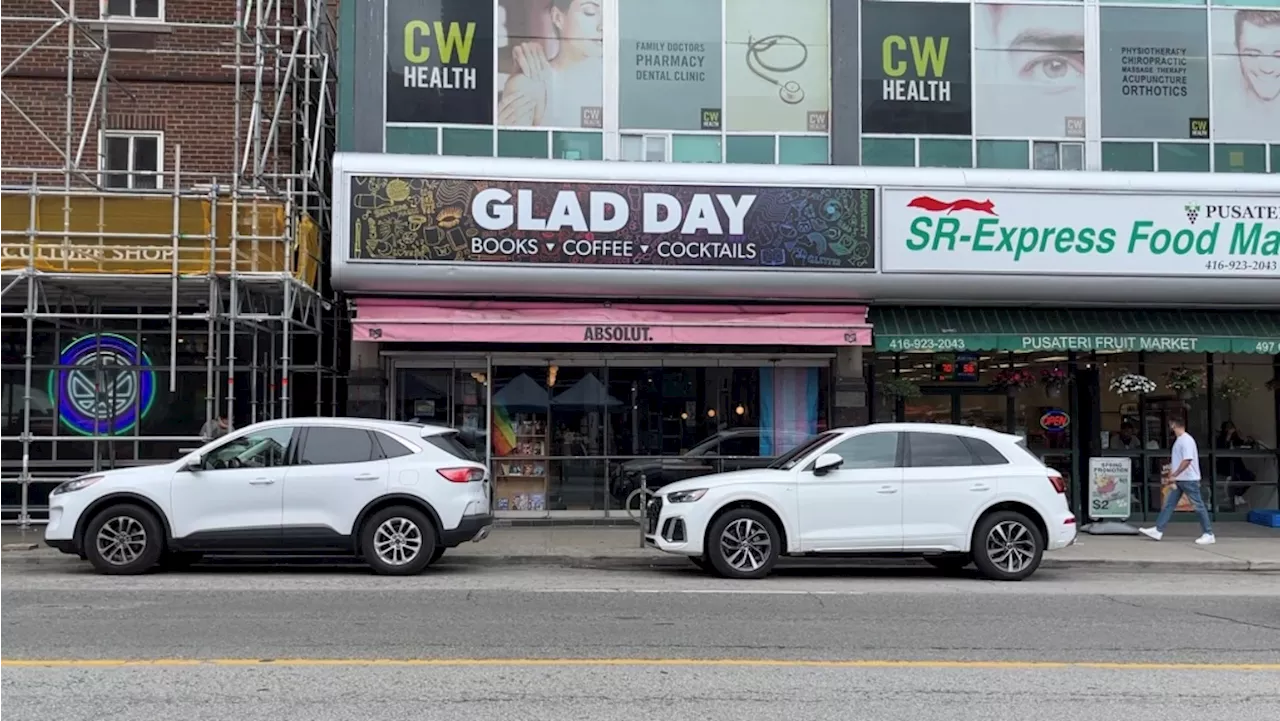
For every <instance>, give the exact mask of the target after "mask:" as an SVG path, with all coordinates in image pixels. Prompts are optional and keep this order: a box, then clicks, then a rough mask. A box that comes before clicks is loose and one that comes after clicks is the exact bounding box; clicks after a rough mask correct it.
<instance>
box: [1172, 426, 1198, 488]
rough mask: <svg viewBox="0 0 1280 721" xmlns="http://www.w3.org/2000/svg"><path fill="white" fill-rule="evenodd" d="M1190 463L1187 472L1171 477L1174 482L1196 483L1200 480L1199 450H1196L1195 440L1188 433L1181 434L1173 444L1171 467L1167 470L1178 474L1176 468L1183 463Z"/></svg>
mask: <svg viewBox="0 0 1280 721" xmlns="http://www.w3.org/2000/svg"><path fill="white" fill-rule="evenodd" d="M1186 460H1189V461H1191V465H1189V466H1187V470H1185V471H1183V472H1182V473H1181V474H1178V475H1176V476H1174V477H1173V480H1175V481H1198V480H1200V449H1198V448H1196V439H1194V438H1192V437H1191V434H1190V433H1183V434H1182V435H1180V436H1178V440H1176V441H1174V442H1173V458H1172V463H1173V467H1172V468H1170V469H1169V470H1170V471H1171V472H1173V473H1177V472H1178V466H1180V465H1182V462H1183V461H1186Z"/></svg>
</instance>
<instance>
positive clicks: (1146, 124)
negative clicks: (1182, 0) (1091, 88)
mask: <svg viewBox="0 0 1280 721" xmlns="http://www.w3.org/2000/svg"><path fill="white" fill-rule="evenodd" d="M1101 10H1102V13H1101V17H1102V23H1101V24H1102V30H1101V36H1102V38H1101V53H1100V54H1101V67H1100V69H1099V74H1100V75H1101V79H1102V136H1103V137H1104V138H1171V139H1172V138H1179V139H1207V138H1208V137H1209V125H1210V123H1209V120H1210V119H1209V67H1208V55H1209V47H1208V46H1209V38H1208V34H1209V28H1208V21H1209V17H1208V13H1206V12H1205V11H1204V10H1203V9H1200V8H1197V9H1182V8H1136V7H1103V8H1102V9H1101Z"/></svg>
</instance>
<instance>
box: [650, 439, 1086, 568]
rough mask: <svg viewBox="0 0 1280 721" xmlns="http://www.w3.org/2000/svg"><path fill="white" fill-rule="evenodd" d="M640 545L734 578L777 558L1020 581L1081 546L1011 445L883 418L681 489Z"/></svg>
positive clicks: (658, 505) (1053, 482)
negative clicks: (918, 565) (888, 563)
mask: <svg viewBox="0 0 1280 721" xmlns="http://www.w3.org/2000/svg"><path fill="white" fill-rule="evenodd" d="M659 494H660V495H658V496H656V497H655V498H654V499H652V500H651V501H650V502H649V504H648V507H647V508H646V518H645V523H646V524H647V525H646V528H645V539H646V542H647V543H648V544H649V545H650V546H653V547H655V548H658V549H660V550H662V551H666V552H668V553H673V554H679V555H684V556H688V557H690V558H691V559H693V561H694V563H696V564H697V565H698V566H700V567H702V568H703V569H705V570H709V571H714V572H716V573H718V574H720V575H722V576H726V577H729V578H763V577H764V576H766V575H768V574H769V572H770V570H772V568H773V566H774V564H775V563H776V562H777V560H778V557H779V556H801V555H803V556H810V555H812V556H822V555H832V556H849V555H859V554H865V555H875V556H918V557H924V559H925V560H927V561H929V562H930V563H932V564H933V565H934V566H937V567H939V568H944V569H957V570H958V569H960V568H963V567H965V566H967V565H969V564H970V563H972V564H975V565H976V566H977V567H978V570H979V571H981V572H982V573H983V574H984V575H985V576H987V577H989V578H992V579H997V580H1002V581H1018V580H1022V579H1024V578H1026V577H1027V576H1030V575H1031V574H1032V573H1033V572H1035V570H1036V568H1037V567H1038V566H1039V565H1040V559H1041V556H1042V554H1043V553H1044V551H1046V550H1055V549H1059V548H1063V547H1066V546H1068V545H1070V544H1072V543H1073V542H1075V538H1076V519H1075V516H1074V515H1073V514H1072V512H1071V509H1070V507H1069V505H1068V504H1067V498H1066V483H1065V481H1064V480H1063V478H1062V475H1061V474H1059V473H1058V472H1057V471H1054V470H1051V469H1049V468H1047V467H1045V465H1044V464H1042V463H1041V462H1040V459H1038V458H1036V457H1035V455H1033V454H1032V453H1031V452H1029V451H1028V450H1027V449H1026V448H1025V447H1024V446H1023V445H1022V439H1021V438H1019V437H1017V436H1012V435H1008V434H1005V433H998V432H996V431H990V430H987V429H983V428H972V427H968V426H952V425H942V424H923V423H922V424H914V423H888V424H874V425H869V426H862V427H858V428H845V429H836V430H831V431H827V432H825V433H821V434H818V435H816V436H814V437H813V438H811V439H809V440H807V441H805V442H804V443H802V444H800V445H799V446H796V447H795V448H793V449H792V450H791V451H789V452H788V453H786V454H785V455H783V456H781V457H779V458H778V459H777V460H775V461H774V462H773V463H772V464H770V466H769V467H768V468H764V469H754V470H747V471H737V472H734V473H720V474H714V475H709V476H701V477H699V478H691V479H688V480H684V481H680V482H677V483H673V484H671V485H668V486H665V487H664V488H662V490H661V491H660V492H659Z"/></svg>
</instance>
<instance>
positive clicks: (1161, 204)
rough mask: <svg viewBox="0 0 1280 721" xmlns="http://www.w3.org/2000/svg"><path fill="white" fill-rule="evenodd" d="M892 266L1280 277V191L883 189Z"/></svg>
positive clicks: (885, 250)
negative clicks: (1240, 193)
mask: <svg viewBox="0 0 1280 721" xmlns="http://www.w3.org/2000/svg"><path fill="white" fill-rule="evenodd" d="M883 212H884V225H883V227H882V248H881V253H882V256H881V257H882V259H883V260H882V267H883V269H884V270H885V271H886V272H924V273H929V272H947V273H1046V274H1049V273H1051V274H1081V275H1169V276H1173V275H1183V276H1186V275H1195V276H1218V275H1221V276H1264V277H1280V200H1278V199H1276V198H1275V197H1248V196H1234V195H1233V196H1196V195H1194V194H1185V195H1173V194H1170V195H1133V194H1105V193H1081V192H1070V193H1066V192H1040V193H1032V192H1016V191H994V192H992V191H985V190H965V189H958V190H957V189H929V188H924V189H915V190H886V191H884V205H883Z"/></svg>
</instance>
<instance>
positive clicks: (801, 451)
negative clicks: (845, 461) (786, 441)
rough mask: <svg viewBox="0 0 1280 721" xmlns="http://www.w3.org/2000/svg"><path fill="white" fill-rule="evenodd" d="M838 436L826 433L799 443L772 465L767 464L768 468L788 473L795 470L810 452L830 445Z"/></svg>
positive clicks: (774, 460) (776, 459)
mask: <svg viewBox="0 0 1280 721" xmlns="http://www.w3.org/2000/svg"><path fill="white" fill-rule="evenodd" d="M838 435H839V434H838V433H834V432H832V431H827V432H826V433H819V434H818V435H816V436H814V437H812V438H810V439H809V440H807V441H805V442H804V443H801V444H800V445H798V446H796V447H795V448H792V449H791V450H789V451H787V452H786V453H783V454H782V455H780V456H778V457H777V458H775V459H773V463H770V464H769V468H774V469H778V470H783V471H789V470H791V469H792V468H795V466H796V464H797V463H799V462H800V461H801V460H803V459H804V457H805V456H807V455H809V454H810V453H811V452H813V451H814V450H816V449H817V448H818V447H819V446H823V445H826V444H827V443H830V442H831V441H833V440H835V439H836V436H838Z"/></svg>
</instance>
